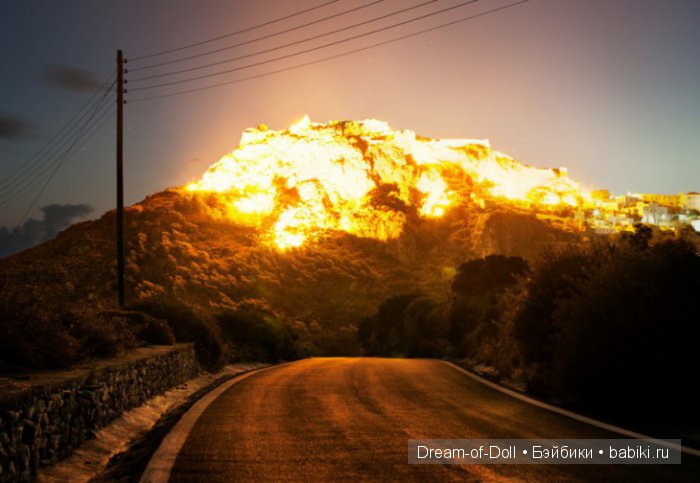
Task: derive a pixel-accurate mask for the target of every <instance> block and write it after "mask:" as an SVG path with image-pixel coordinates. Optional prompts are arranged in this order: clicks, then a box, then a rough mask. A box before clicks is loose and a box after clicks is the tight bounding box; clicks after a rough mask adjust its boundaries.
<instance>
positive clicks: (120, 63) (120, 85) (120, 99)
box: [117, 50, 125, 309]
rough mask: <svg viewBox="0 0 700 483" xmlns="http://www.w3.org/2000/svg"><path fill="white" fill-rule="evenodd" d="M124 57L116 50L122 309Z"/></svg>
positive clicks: (121, 296)
mask: <svg viewBox="0 0 700 483" xmlns="http://www.w3.org/2000/svg"><path fill="white" fill-rule="evenodd" d="M123 158H124V57H123V55H122V51H121V50H117V285H118V287H119V288H118V289H119V308H122V309H123V308H124V298H125V297H124V159H123Z"/></svg>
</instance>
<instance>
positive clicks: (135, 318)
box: [105, 310, 175, 345]
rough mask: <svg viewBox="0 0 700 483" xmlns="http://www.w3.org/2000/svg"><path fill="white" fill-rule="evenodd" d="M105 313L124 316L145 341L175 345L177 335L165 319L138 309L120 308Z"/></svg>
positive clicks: (136, 333)
mask: <svg viewBox="0 0 700 483" xmlns="http://www.w3.org/2000/svg"><path fill="white" fill-rule="evenodd" d="M105 314H110V315H112V316H113V317H121V318H123V319H124V320H125V321H126V322H127V324H128V325H129V327H130V328H131V330H132V331H133V333H134V334H135V335H136V337H138V338H139V339H140V340H142V341H143V342H146V343H148V344H154V345H173V344H174V343H175V335H174V334H173V331H172V329H171V328H170V326H169V325H168V324H167V322H165V321H164V320H161V319H157V318H155V317H152V316H150V315H148V314H146V313H144V312H139V311H137V310H119V311H114V312H105Z"/></svg>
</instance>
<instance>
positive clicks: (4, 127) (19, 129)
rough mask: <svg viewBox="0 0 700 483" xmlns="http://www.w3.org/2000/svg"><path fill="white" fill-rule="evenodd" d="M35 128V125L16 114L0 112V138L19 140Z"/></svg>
mask: <svg viewBox="0 0 700 483" xmlns="http://www.w3.org/2000/svg"><path fill="white" fill-rule="evenodd" d="M33 130H34V125H33V124H32V123H30V122H28V121H25V120H24V119H22V118H20V117H18V116H15V115H14V114H0V140H7V141H17V140H18V139H20V138H22V137H24V136H26V135H28V134H29V133H31V132H32V131H33Z"/></svg>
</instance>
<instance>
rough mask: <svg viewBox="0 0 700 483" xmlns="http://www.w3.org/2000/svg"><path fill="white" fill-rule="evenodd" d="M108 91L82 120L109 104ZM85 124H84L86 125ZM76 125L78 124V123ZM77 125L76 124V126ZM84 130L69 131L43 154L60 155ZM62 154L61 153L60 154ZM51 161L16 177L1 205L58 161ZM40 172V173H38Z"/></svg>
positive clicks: (37, 164) (37, 165)
mask: <svg viewBox="0 0 700 483" xmlns="http://www.w3.org/2000/svg"><path fill="white" fill-rule="evenodd" d="M107 94H108V92H107V93H105V94H104V96H103V97H102V98H101V99H100V100H99V101H98V102H97V103H95V104H94V105H93V106H92V107H93V110H92V111H85V113H84V115H83V116H81V118H80V119H81V120H83V119H85V117H86V116H87V115H88V114H90V113H91V112H92V114H91V115H90V117H89V118H88V119H87V120H86V121H85V123H88V122H89V121H90V120H92V119H93V118H94V116H96V115H97V114H98V113H99V112H100V111H102V110H103V109H104V107H105V106H108V105H109V102H108V101H109V99H110V98H109V97H108V96H107ZM84 125H85V124H83V126H84ZM76 126H78V125H77V124H76ZM74 127H75V126H74ZM81 130H82V127H79V129H78V130H77V131H72V132H71V131H68V132H67V133H66V134H65V136H63V137H62V138H63V139H61V140H60V141H59V142H58V143H57V144H55V145H54V146H53V147H52V148H51V149H50V150H49V151H47V153H46V154H45V155H44V156H43V157H46V156H54V155H58V153H59V152H61V149H63V147H64V146H66V145H69V144H70V141H71V139H76V138H77V137H78V136H79V133H80V131H81ZM59 156H60V155H59ZM48 160H49V162H48V163H44V162H41V163H36V164H34V166H32V167H31V168H30V169H28V170H26V171H25V172H24V173H22V174H21V175H20V176H18V177H17V178H15V180H14V181H13V184H12V185H10V186H8V187H6V189H5V191H4V193H3V196H5V199H4V200H2V201H1V202H0V206H2V205H4V204H6V203H7V199H8V198H11V197H12V196H14V195H12V193H13V192H18V191H21V190H22V189H24V188H25V187H27V186H30V185H31V184H32V183H33V181H32V179H34V180H36V178H37V177H40V176H42V175H43V174H44V173H46V171H47V169H49V167H50V166H52V165H53V164H54V163H55V162H56V161H55V158H54V159H53V161H51V158H50V157H49V158H48ZM37 173H38V174H37Z"/></svg>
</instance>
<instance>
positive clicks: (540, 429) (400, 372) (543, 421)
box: [171, 358, 700, 482]
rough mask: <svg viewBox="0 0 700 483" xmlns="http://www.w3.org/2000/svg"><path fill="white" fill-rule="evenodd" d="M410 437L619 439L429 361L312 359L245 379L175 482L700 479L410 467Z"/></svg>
mask: <svg viewBox="0 0 700 483" xmlns="http://www.w3.org/2000/svg"><path fill="white" fill-rule="evenodd" d="M413 438H436V439H448V438H455V439H477V438H483V439H488V438H619V436H617V435H615V434H611V433H608V432H606V431H603V430H601V429H598V428H595V427H592V426H589V425H586V424H583V423H580V422H577V421H574V420H572V419H570V418H567V417H565V416H560V415H558V414H554V413H551V412H549V411H547V410H544V409H541V408H537V407H534V406H531V405H529V404H527V403H525V402H522V401H519V400H517V399H514V398H512V397H509V396H507V395H504V394H502V393H500V392H498V391H496V390H494V389H491V388H489V387H487V386H484V385H483V384H480V383H478V382H477V381H474V380H472V379H471V378H469V377H467V376H466V375H464V374H462V373H460V372H458V371H456V370H455V369H453V368H451V367H449V366H447V365H445V364H443V363H441V362H439V361H432V360H410V359H408V360H407V359H372V358H330V359H307V360H303V361H299V362H296V363H293V364H287V365H282V366H279V367H275V368H272V369H269V370H266V371H263V372H261V373H259V374H255V375H253V376H251V377H249V378H247V379H244V380H242V381H240V382H239V383H237V384H235V385H233V386H232V387H230V388H229V389H228V390H226V391H225V392H224V393H223V394H222V395H221V396H220V397H219V398H218V399H216V400H215V401H214V402H213V403H212V404H211V405H210V406H209V407H208V408H207V410H206V411H205V412H204V414H203V415H202V417H201V418H200V419H199V420H198V421H197V424H196V425H195V427H194V428H193V430H192V432H191V433H190V435H189V436H188V438H187V440H186V441H185V444H184V446H183V447H182V450H181V451H180V454H179V455H178V458H177V460H176V462H175V465H174V467H173V471H172V474H171V481H175V482H181V481H191V482H219V481H226V482H229V481H255V482H262V481H421V482H423V481H538V482H539V481H604V482H614V481H654V482H663V481H700V462H699V461H698V459H697V458H693V457H689V456H686V455H684V456H683V464H682V465H666V466H662V465H653V466H652V465H626V466H623V465H615V466H613V465H605V466H603V465H463V466H458V465H408V464H407V440H408V439H413Z"/></svg>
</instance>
